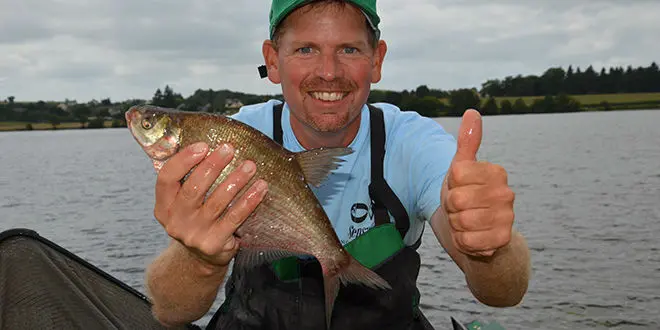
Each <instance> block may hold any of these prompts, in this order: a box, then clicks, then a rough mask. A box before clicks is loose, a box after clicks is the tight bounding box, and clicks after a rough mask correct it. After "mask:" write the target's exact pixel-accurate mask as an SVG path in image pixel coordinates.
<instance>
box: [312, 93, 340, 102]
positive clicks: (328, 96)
mask: <svg viewBox="0 0 660 330" xmlns="http://www.w3.org/2000/svg"><path fill="white" fill-rule="evenodd" d="M311 94H312V97H314V98H315V99H319V100H321V101H339V100H341V99H343V98H344V93H337V92H312V93H311Z"/></svg>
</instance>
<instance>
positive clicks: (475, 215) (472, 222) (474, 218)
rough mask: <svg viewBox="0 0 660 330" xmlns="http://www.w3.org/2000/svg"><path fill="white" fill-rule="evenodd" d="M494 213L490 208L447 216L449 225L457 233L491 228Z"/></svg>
mask: <svg viewBox="0 0 660 330" xmlns="http://www.w3.org/2000/svg"><path fill="white" fill-rule="evenodd" d="M494 219H495V216H494V212H493V210H492V209H490V208H481V209H470V210H465V211H461V212H456V213H450V214H449V225H450V226H451V228H452V229H453V230H455V231H457V232H469V231H484V230H490V229H492V228H493V223H494Z"/></svg>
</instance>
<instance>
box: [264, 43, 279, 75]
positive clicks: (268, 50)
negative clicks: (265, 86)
mask: <svg viewBox="0 0 660 330" xmlns="http://www.w3.org/2000/svg"><path fill="white" fill-rule="evenodd" d="M261 52H262V53H263V56H264V62H265V63H266V69H267V70H268V79H269V80H270V81H271V82H272V83H274V84H279V83H280V82H281V79H280V72H279V68H278V66H277V64H278V61H277V50H276V49H275V45H274V44H273V41H272V40H269V39H266V40H264V43H263V45H262V46H261Z"/></svg>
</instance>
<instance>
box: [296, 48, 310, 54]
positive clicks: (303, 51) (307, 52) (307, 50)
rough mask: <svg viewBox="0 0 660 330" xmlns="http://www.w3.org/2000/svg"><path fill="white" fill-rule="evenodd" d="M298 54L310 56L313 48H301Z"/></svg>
mask: <svg viewBox="0 0 660 330" xmlns="http://www.w3.org/2000/svg"><path fill="white" fill-rule="evenodd" d="M298 52H299V53H303V54H309V53H311V52H312V48H311V47H300V48H298Z"/></svg>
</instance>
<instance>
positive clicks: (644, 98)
mask: <svg viewBox="0 0 660 330" xmlns="http://www.w3.org/2000/svg"><path fill="white" fill-rule="evenodd" d="M570 97H572V98H574V99H575V100H576V101H578V102H580V104H582V105H587V106H588V105H598V104H600V103H601V102H607V103H610V104H620V103H641V102H660V93H629V94H586V95H570ZM519 98H522V99H523V101H525V103H526V104H527V105H531V104H532V103H533V102H534V100H536V99H543V98H544V96H521V97H516V96H507V97H496V98H495V100H496V101H497V104H498V105H500V103H501V102H502V101H504V100H509V102H511V103H514V102H515V101H516V100H517V99H519Z"/></svg>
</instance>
